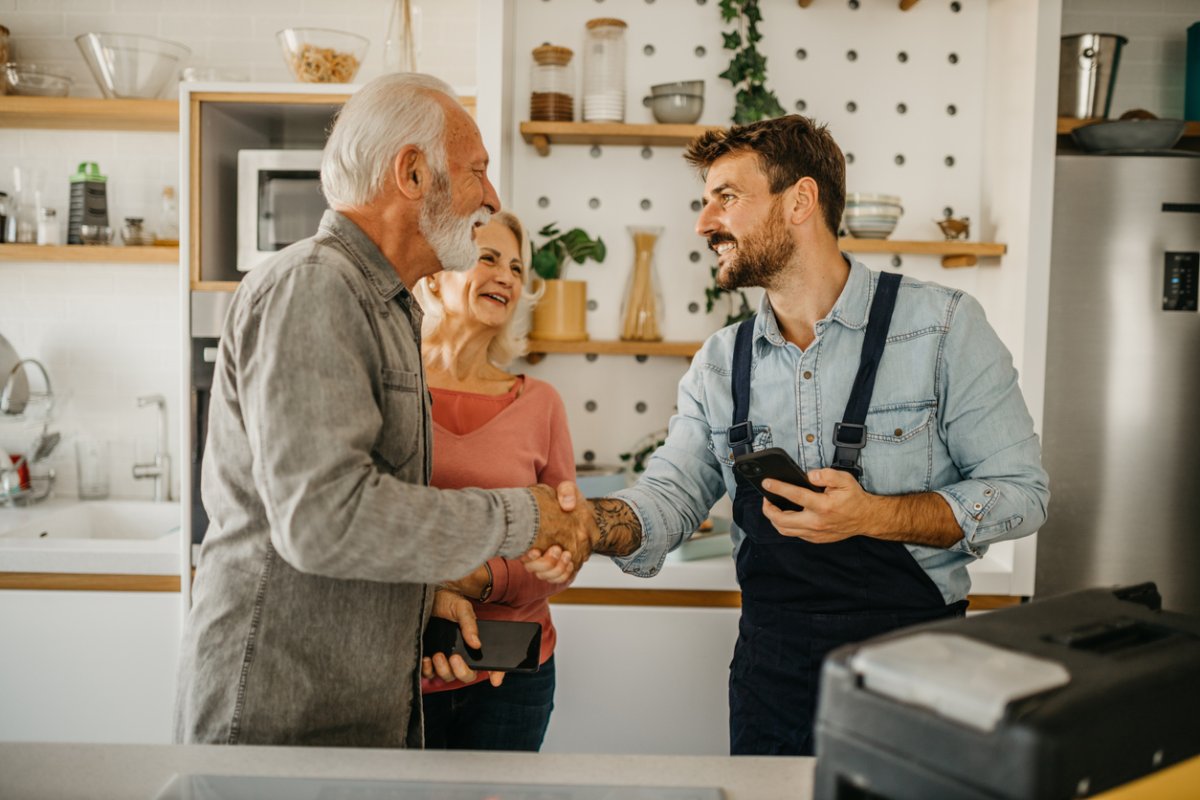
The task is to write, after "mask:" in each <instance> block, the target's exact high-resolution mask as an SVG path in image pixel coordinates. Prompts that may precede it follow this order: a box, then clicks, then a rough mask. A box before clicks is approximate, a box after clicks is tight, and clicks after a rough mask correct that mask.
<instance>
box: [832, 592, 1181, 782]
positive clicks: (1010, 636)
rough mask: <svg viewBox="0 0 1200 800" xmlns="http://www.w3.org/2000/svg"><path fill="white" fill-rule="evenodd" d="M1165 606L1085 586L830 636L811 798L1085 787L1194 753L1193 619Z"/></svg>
mask: <svg viewBox="0 0 1200 800" xmlns="http://www.w3.org/2000/svg"><path fill="white" fill-rule="evenodd" d="M1197 579H1198V580H1200V575H1198V576H1197ZM1161 607H1162V603H1161V598H1160V597H1159V594H1158V591H1157V589H1156V588H1155V586H1154V584H1152V583H1148V584H1141V585H1139V586H1132V587H1127V588H1122V589H1115V590H1114V589H1090V590H1087V591H1082V592H1076V593H1073V594H1068V595H1062V596H1059V597H1053V598H1049V599H1046V600H1039V601H1035V602H1032V603H1028V604H1025V605H1021V606H1017V607H1014V608H1010V609H1005V610H1002V611H994V612H991V613H987V614H980V615H977V616H973V617H970V618H968V619H957V620H951V621H946V622H938V623H933V624H929V625H922V626H919V627H916V628H908V629H905V630H903V631H898V632H896V633H893V634H888V635H887V636H882V637H878V638H876V639H871V640H870V641H868V642H863V643H860V644H855V645H850V646H847V647H843V648H839V649H838V650H836V651H834V652H833V653H831V654H830V656H829V658H828V659H827V660H826V662H825V666H824V668H823V671H822V677H821V695H820V702H819V705H818V712H817V724H816V736H817V742H816V751H817V764H816V779H815V784H814V793H813V796H814V798H815V800H835V799H836V800H931V798H966V799H969V800H1008V798H1012V800H1033V799H1034V798H1077V797H1087V796H1090V795H1094V794H1098V793H1100V792H1103V791H1106V790H1108V789H1111V788H1113V787H1116V786H1120V785H1121V784H1124V783H1127V782H1129V781H1131V780H1134V779H1136V778H1140V777H1143V776H1145V775H1147V774H1149V773H1152V772H1154V771H1156V770H1158V769H1161V768H1164V767H1168V766H1171V765H1173V764H1177V763H1179V762H1181V761H1185V760H1187V759H1189V758H1191V757H1192V756H1195V755H1197V754H1200V618H1197V617H1192V616H1186V615H1183V614H1176V613H1171V612H1165V611H1161ZM1196 796H1197V797H1200V786H1198V787H1196Z"/></svg>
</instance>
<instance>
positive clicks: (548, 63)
mask: <svg viewBox="0 0 1200 800" xmlns="http://www.w3.org/2000/svg"><path fill="white" fill-rule="evenodd" d="M574 55H575V53H574V52H573V51H572V50H571V49H570V48H568V47H559V46H558V45H553V44H549V43H547V44H544V45H542V46H541V47H535V48H534V49H533V71H532V72H531V73H530V76H529V89H530V95H529V118H530V119H531V120H542V121H547V122H571V121H572V120H574V119H575V67H574V65H572V64H571V57H572V56H574Z"/></svg>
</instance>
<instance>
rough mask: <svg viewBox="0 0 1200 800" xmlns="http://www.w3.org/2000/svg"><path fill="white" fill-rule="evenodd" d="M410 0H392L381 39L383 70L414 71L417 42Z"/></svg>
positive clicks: (415, 67)
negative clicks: (385, 28) (385, 30)
mask: <svg viewBox="0 0 1200 800" xmlns="http://www.w3.org/2000/svg"><path fill="white" fill-rule="evenodd" d="M415 37H416V33H415V31H414V29H413V9H412V5H411V3H410V0H392V2H391V5H390V6H389V8H388V22H387V34H386V36H385V38H384V40H383V69H384V72H416V71H417V44H416V38H415Z"/></svg>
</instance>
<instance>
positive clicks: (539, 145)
mask: <svg viewBox="0 0 1200 800" xmlns="http://www.w3.org/2000/svg"><path fill="white" fill-rule="evenodd" d="M716 127H717V126H710V125H650V124H647V125H628V124H625V123H622V122H522V123H521V138H523V139H524V140H525V141H526V142H528V143H529V144H531V145H533V146H534V147H535V148H536V149H537V151H538V154H539V155H543V156H548V155H550V145H551V144H615V145H643V146H646V145H649V146H682V145H686V144H687V143H688V142H690V141H692V139H695V138H696V137H697V136H699V135H700V134H702V133H704V132H705V131H708V130H714V129H716Z"/></svg>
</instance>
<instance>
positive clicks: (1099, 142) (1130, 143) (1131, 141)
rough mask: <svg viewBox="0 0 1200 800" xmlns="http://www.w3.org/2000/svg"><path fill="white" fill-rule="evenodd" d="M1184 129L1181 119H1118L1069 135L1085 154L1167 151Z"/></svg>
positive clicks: (1094, 123)
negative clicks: (1123, 151)
mask: <svg viewBox="0 0 1200 800" xmlns="http://www.w3.org/2000/svg"><path fill="white" fill-rule="evenodd" d="M1186 127H1187V123H1186V122H1185V121H1183V120H1181V119H1121V120H1114V121H1112V122H1093V123H1092V124H1090V125H1082V126H1080V127H1078V128H1076V129H1075V130H1073V131H1071V135H1072V136H1073V137H1074V138H1075V141H1076V142H1078V144H1079V146H1080V147H1082V148H1083V149H1084V150H1086V151H1088V152H1089V153H1102V152H1105V151H1114V152H1120V151H1122V150H1170V149H1171V148H1172V147H1174V146H1175V143H1176V142H1178V141H1179V138H1180V137H1181V136H1183V131H1184V129H1185V128H1186Z"/></svg>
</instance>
